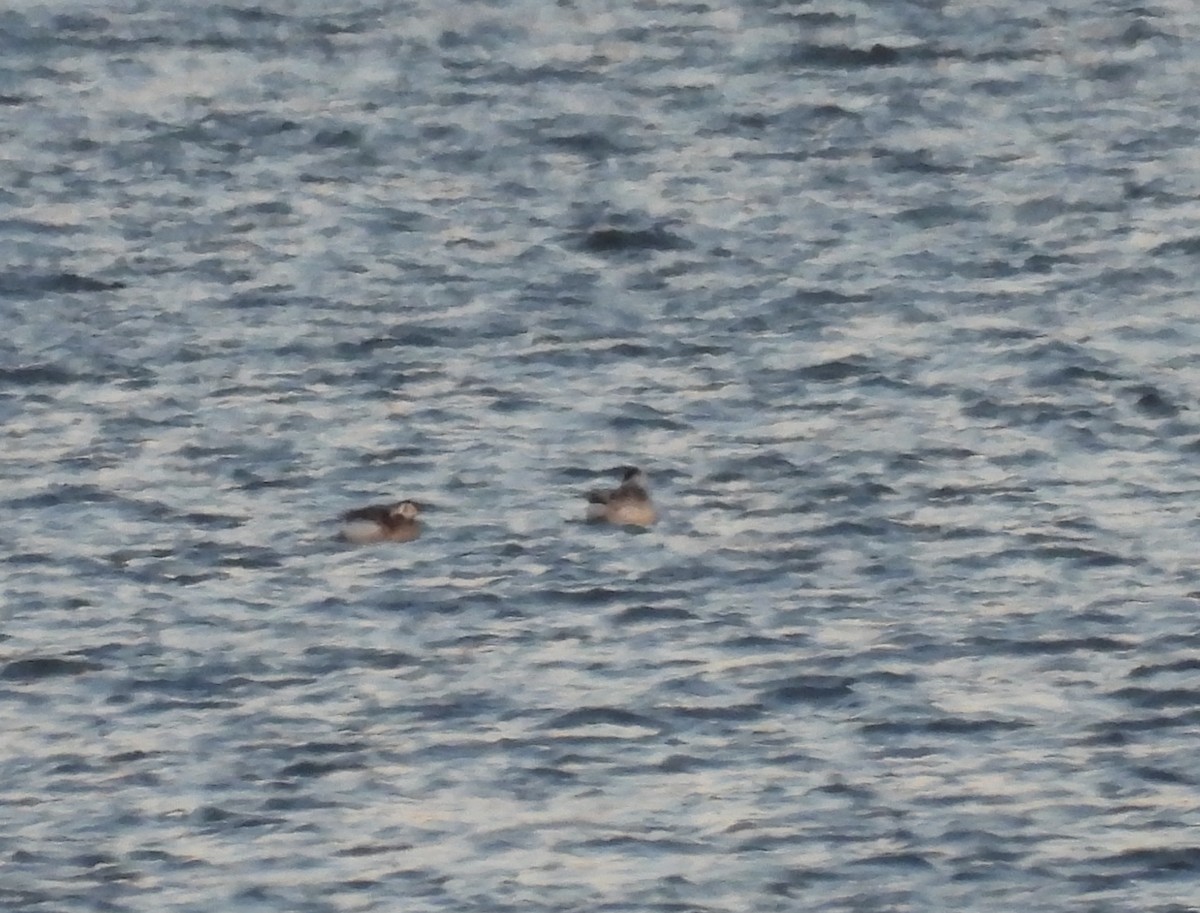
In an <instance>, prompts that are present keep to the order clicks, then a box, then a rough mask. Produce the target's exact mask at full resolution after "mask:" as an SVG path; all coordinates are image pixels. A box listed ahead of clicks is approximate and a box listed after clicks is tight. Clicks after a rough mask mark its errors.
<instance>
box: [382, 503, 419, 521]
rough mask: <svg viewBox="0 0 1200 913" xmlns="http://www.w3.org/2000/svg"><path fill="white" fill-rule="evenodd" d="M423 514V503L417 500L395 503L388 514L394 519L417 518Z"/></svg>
mask: <svg viewBox="0 0 1200 913" xmlns="http://www.w3.org/2000/svg"><path fill="white" fill-rule="evenodd" d="M420 514H421V505H420V504H418V503H417V502H416V501H401V502H399V503H398V504H393V505H392V509H391V511H389V513H388V515H389V516H390V517H391V518H392V520H415V519H417V517H418V516H420Z"/></svg>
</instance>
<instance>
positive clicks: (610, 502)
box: [585, 466, 658, 526]
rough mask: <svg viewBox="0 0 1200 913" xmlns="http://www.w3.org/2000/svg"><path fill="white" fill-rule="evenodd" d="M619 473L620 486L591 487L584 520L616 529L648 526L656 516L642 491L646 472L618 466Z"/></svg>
mask: <svg viewBox="0 0 1200 913" xmlns="http://www.w3.org/2000/svg"><path fill="white" fill-rule="evenodd" d="M620 471H621V484H620V485H618V486H617V487H616V488H608V489H603V488H595V489H592V490H591V491H589V492H588V493H587V494H586V495H585V497H586V498H587V501H588V506H587V518H588V519H589V520H593V521H596V522H600V523H614V524H617V525H620V526H649V525H650V524H652V523H653V522H654V521H655V520H657V519H658V514H657V513H656V512H655V510H654V504H653V503H652V502H651V501H650V493H649V492H648V491H647V490H646V485H647V483H646V473H644V472H642V470H640V469H639V468H638V467H636V466H622V467H621V469H620Z"/></svg>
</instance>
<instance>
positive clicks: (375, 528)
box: [342, 500, 421, 545]
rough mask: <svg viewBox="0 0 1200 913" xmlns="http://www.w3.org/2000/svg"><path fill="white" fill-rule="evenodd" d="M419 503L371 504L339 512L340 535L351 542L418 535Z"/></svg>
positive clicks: (396, 539) (406, 539)
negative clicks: (340, 517)
mask: <svg viewBox="0 0 1200 913" xmlns="http://www.w3.org/2000/svg"><path fill="white" fill-rule="evenodd" d="M420 515H421V505H420V504H418V503H417V502H416V501H410V500H405V501H397V502H395V503H394V504H372V505H370V506H369V507H359V508H357V509H355V510H351V511H347V512H346V513H344V514H342V538H343V539H345V540H346V541H347V542H353V543H354V544H355V545H366V544H368V543H371V542H411V541H412V540H413V539H415V538H417V536H419V535H421V523H420V522H419V521H418V520H417V517H419V516H420Z"/></svg>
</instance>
